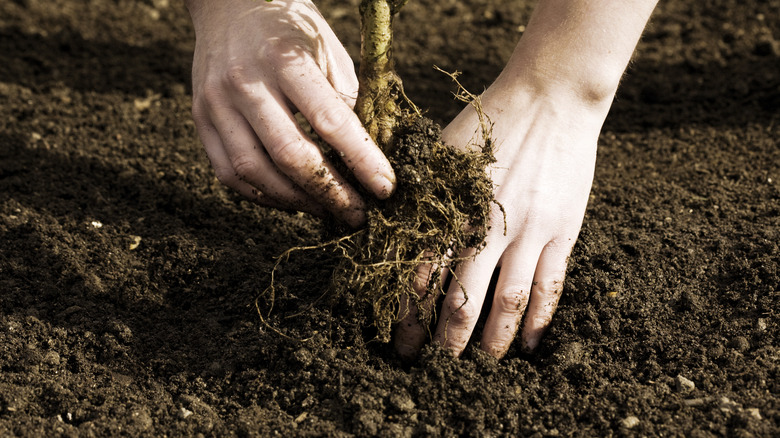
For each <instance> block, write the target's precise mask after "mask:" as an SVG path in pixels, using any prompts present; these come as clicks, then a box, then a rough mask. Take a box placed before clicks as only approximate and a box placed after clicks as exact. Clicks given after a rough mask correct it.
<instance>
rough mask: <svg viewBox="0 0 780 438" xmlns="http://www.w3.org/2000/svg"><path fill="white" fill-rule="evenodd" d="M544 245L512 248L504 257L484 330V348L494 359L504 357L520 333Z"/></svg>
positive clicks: (482, 345)
mask: <svg viewBox="0 0 780 438" xmlns="http://www.w3.org/2000/svg"><path fill="white" fill-rule="evenodd" d="M540 246H541V245H538V246H537V245H514V246H510V247H509V248H507V250H506V251H505V252H504V254H503V255H502V256H501V272H500V273H499V275H498V282H497V283H496V290H495V293H494V295H493V306H492V307H491V309H490V314H489V315H488V319H487V322H486V323H485V328H484V330H483V331H482V343H481V347H482V349H483V350H485V351H487V352H488V353H489V354H491V355H492V356H495V357H498V358H500V357H503V356H504V355H505V354H506V352H507V350H508V349H509V346H510V345H511V344H512V340H513V339H514V338H515V334H517V329H518V327H519V326H520V321H521V320H522V318H523V313H525V309H526V307H527V306H528V299H529V297H530V295H531V284H532V283H533V278H534V270H535V269H536V265H537V262H538V261H539V252H540V251H539V249H538V248H539V247H540Z"/></svg>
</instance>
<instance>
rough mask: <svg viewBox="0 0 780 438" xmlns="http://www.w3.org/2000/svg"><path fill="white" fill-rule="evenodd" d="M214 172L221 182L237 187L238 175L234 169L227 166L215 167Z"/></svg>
mask: <svg viewBox="0 0 780 438" xmlns="http://www.w3.org/2000/svg"><path fill="white" fill-rule="evenodd" d="M214 174H215V175H216V177H217V180H219V182H221V183H222V184H224V185H226V186H228V187H235V186H236V184H237V183H238V177H236V173H235V172H234V171H233V169H228V168H226V167H215V168H214Z"/></svg>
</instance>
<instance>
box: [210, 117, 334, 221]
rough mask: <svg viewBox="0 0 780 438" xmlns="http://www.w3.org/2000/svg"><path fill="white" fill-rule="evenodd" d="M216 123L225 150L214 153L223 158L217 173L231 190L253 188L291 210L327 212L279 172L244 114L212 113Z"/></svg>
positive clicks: (240, 190)
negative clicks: (232, 188)
mask: <svg viewBox="0 0 780 438" xmlns="http://www.w3.org/2000/svg"><path fill="white" fill-rule="evenodd" d="M212 120H213V121H214V126H215V128H216V131H217V133H218V135H219V138H220V139H221V141H222V145H223V147H222V148H218V150H219V151H223V152H222V153H221V154H220V153H219V152H216V151H215V152H214V154H215V155H220V157H219V158H220V160H219V161H220V168H219V170H218V171H217V177H218V178H220V181H223V182H225V183H226V185H228V186H230V187H234V188H235V187H238V189H239V193H241V192H242V190H243V191H245V190H246V186H247V185H249V186H250V187H252V188H255V189H257V190H255V191H258V190H259V192H260V193H263V195H264V198H270V199H273V200H274V201H276V203H277V204H280V205H285V206H286V207H287V208H291V209H294V210H300V211H309V212H316V213H319V215H322V214H323V213H324V211H325V210H324V208H322V207H321V206H320V205H318V204H317V203H316V202H314V200H313V199H312V198H311V197H310V196H309V195H308V194H307V193H306V192H304V191H303V190H302V189H301V188H300V187H298V186H297V185H296V184H295V183H294V182H292V181H291V180H290V179H289V178H287V177H286V176H285V175H283V174H282V173H281V172H279V170H278V169H277V168H276V166H274V164H273V163H272V162H271V159H270V157H269V156H268V154H266V152H265V149H264V148H263V145H262V144H261V143H260V140H259V139H258V138H257V136H256V135H255V132H254V130H253V128H252V126H251V125H250V124H249V122H247V121H246V119H245V118H244V117H243V116H242V115H241V114H240V113H238V112H237V111H235V110H232V109H225V108H222V109H221V110H220V111H219V115H217V114H212ZM215 170H216V169H215ZM228 183H229V184H228ZM242 194H243V193H242Z"/></svg>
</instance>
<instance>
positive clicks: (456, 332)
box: [434, 243, 504, 356]
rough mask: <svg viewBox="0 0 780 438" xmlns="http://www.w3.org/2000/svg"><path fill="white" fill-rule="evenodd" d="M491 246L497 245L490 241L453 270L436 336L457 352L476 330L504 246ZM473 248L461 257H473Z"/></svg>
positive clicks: (438, 340)
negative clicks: (481, 249) (491, 243)
mask: <svg viewBox="0 0 780 438" xmlns="http://www.w3.org/2000/svg"><path fill="white" fill-rule="evenodd" d="M492 246H493V247H495V248H492V247H491V245H490V243H488V245H487V246H486V247H485V249H484V250H483V251H482V252H481V253H480V254H479V255H478V256H477V257H476V258H474V259H467V260H465V261H461V262H460V264H459V265H458V266H457V268H456V269H455V271H454V272H451V275H452V280H453V281H452V282H451V284H450V287H449V290H448V291H447V294H446V296H445V298H444V302H443V303H442V309H441V316H440V317H439V323H438V326H437V327H436V335H435V336H434V340H435V341H436V342H439V343H441V344H442V345H444V346H445V347H446V348H449V349H450V350H452V352H453V353H454V354H455V355H456V356H457V355H460V353H461V352H462V351H463V350H464V349H465V348H466V345H467V344H468V341H469V338H470V337H471V332H472V331H474V326H475V325H476V324H477V319H478V318H479V313H480V310H481V309H482V305H483V303H484V302H485V294H486V293H487V289H488V286H489V284H490V279H491V277H492V274H493V270H494V269H495V267H496V264H497V262H498V259H499V257H500V254H501V252H502V251H503V248H504V247H503V246H501V248H500V249H499V248H498V246H499V245H492ZM474 252H475V251H474V250H473V249H469V250H466V251H464V252H463V253H462V254H461V257H471V256H473V254H474ZM464 291H465V292H464Z"/></svg>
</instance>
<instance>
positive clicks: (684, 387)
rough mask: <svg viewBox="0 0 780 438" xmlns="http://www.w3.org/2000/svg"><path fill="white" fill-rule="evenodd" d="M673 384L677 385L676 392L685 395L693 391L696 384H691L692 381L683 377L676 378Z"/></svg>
mask: <svg viewBox="0 0 780 438" xmlns="http://www.w3.org/2000/svg"><path fill="white" fill-rule="evenodd" d="M675 383H677V391H678V392H683V393H686V392H691V391H693V390H694V389H696V384H695V383H693V381H692V380H690V379H688V378H686V377H684V376H682V375H678V376H677V378H676V379H675Z"/></svg>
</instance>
